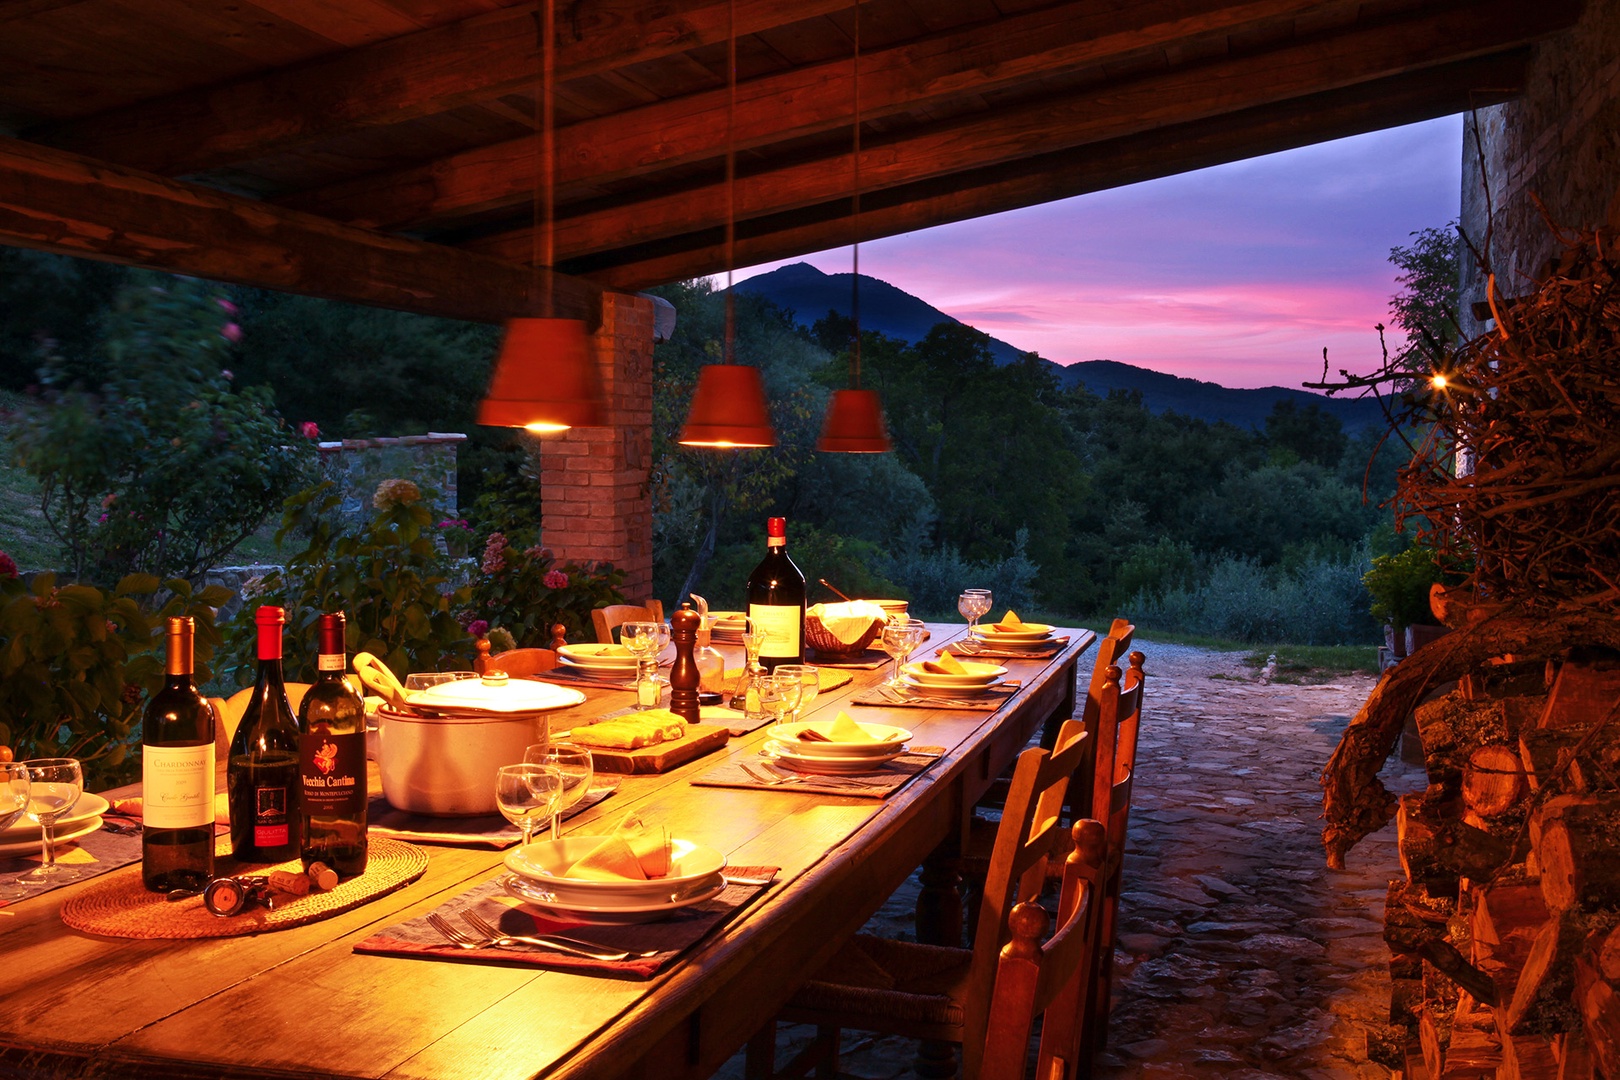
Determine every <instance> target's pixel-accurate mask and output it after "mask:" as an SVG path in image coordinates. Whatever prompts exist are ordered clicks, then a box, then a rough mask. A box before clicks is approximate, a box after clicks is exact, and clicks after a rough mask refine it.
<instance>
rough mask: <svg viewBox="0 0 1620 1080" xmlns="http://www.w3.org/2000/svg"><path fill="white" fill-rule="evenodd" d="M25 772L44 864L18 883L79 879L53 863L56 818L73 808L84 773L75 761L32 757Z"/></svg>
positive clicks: (74, 874)
mask: <svg viewBox="0 0 1620 1080" xmlns="http://www.w3.org/2000/svg"><path fill="white" fill-rule="evenodd" d="M23 765H24V766H25V767H26V768H27V769H28V816H29V817H31V818H33V819H34V820H35V821H37V822H39V831H40V840H41V843H42V844H43V845H44V848H45V861H44V862H42V863H41V864H40V865H38V866H36V867H35V868H34V869H32V870H30V871H28V873H26V874H24V875H23V876H22V877H21V878H19V879H18V880H19V881H21V882H22V883H23V884H24V885H29V886H40V885H59V884H61V883H62V882H64V881H73V880H76V879H77V878H78V877H79V871H77V870H75V869H73V868H71V867H65V866H58V865H57V864H56V838H55V836H54V835H52V831H53V830H54V828H55V826H56V819H57V818H59V817H61V816H62V815H63V814H65V813H67V812H68V811H69V810H72V809H73V804H74V803H76V802H78V801H79V793H80V792H81V791H83V790H84V772H83V770H82V769H80V768H79V762H78V760H77V759H75V758H70V757H62V758H35V759H34V760H33V761H25V762H23Z"/></svg>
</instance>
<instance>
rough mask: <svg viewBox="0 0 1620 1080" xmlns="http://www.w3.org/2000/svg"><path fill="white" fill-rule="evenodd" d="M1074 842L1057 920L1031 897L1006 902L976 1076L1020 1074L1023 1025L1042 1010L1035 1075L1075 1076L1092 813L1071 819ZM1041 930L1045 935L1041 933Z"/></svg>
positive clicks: (1091, 889)
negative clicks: (1003, 937) (1007, 936)
mask: <svg viewBox="0 0 1620 1080" xmlns="http://www.w3.org/2000/svg"><path fill="white" fill-rule="evenodd" d="M1072 837H1073V845H1072V848H1071V850H1070V852H1069V856H1068V858H1067V859H1066V860H1064V866H1063V891H1062V892H1061V893H1060V894H1059V896H1058V925H1057V929H1056V930H1055V931H1054V932H1053V933H1052V936H1051V937H1050V938H1046V931H1047V928H1048V927H1049V925H1050V923H1051V917H1050V916H1048V915H1047V913H1046V910H1045V909H1044V908H1042V907H1041V906H1040V905H1039V904H1038V903H1036V902H1035V901H1033V900H1025V901H1023V902H1022V903H1020V904H1018V905H1017V906H1016V907H1014V908H1013V910H1012V914H1011V916H1010V918H1009V919H1008V925H1009V928H1010V930H1011V940H1009V941H1008V942H1007V944H1006V945H1004V946H1003V947H1002V949H1001V954H1000V957H999V961H998V963H997V965H996V981H995V989H994V991H993V993H992V994H991V998H990V1014H989V1018H988V1021H987V1023H986V1026H985V1040H984V1054H983V1059H982V1060H981V1061H980V1062H979V1067H978V1069H977V1071H976V1072H974V1073H970V1074H969V1075H976V1076H979V1077H982V1078H983V1080H1023V1077H1024V1075H1025V1065H1026V1060H1027V1058H1028V1056H1029V1033H1030V1029H1031V1028H1032V1027H1033V1026H1034V1022H1035V1018H1036V1017H1037V1016H1040V1017H1042V1021H1041V1042H1040V1049H1039V1057H1038V1058H1037V1061H1036V1066H1035V1075H1036V1076H1037V1077H1074V1076H1077V1075H1082V1074H1084V1073H1085V1072H1086V1070H1085V1069H1083V1068H1082V1067H1081V1065H1082V1061H1083V1055H1084V1054H1085V1046H1084V1040H1083V1038H1082V1032H1083V1029H1084V1024H1085V1019H1086V1017H1087V1016H1088V1015H1090V1013H1091V1011H1092V1010H1091V1002H1090V995H1091V994H1092V992H1093V989H1094V986H1095V983H1094V981H1093V979H1092V973H1093V969H1094V966H1095V965H1094V957H1095V953H1096V949H1097V935H1096V919H1097V897H1098V895H1099V891H1100V888H1101V883H1102V872H1103V858H1104V853H1105V849H1106V846H1107V838H1106V835H1105V830H1104V829H1103V825H1102V823H1101V822H1099V821H1091V820H1089V819H1088V820H1083V821H1077V822H1075V823H1074V826H1073V829H1072ZM1043 938H1045V939H1046V940H1045V941H1044V943H1043V941H1042V939H1043Z"/></svg>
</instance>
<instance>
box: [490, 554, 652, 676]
mask: <svg viewBox="0 0 1620 1080" xmlns="http://www.w3.org/2000/svg"><path fill="white" fill-rule="evenodd" d="M479 571H480V572H479V573H478V574H477V575H476V576H475V577H474V578H473V580H472V586H471V593H472V595H471V602H470V604H469V605H468V607H467V608H466V611H465V612H464V617H465V619H466V620H467V626H468V630H469V632H470V633H471V634H472V636H473V637H482V636H483V634H484V633H486V632H488V631H490V630H492V629H501V630H505V631H506V632H507V633H508V634H510V635H511V636H512V641H513V643H514V644H515V645H516V646H521V647H524V648H541V649H544V648H548V647H549V646H550V645H551V627H552V625H553V624H555V623H562V624H563V626H564V627H566V628H567V629H566V633H567V636H568V637H570V638H572V639H573V640H575V641H591V640H594V639H595V633H596V632H595V630H594V629H592V627H591V609H593V608H599V607H604V606H606V605H608V604H622V603H624V594H623V593H621V592H620V591H619V586H620V585H622V584H624V571H622V570H615V569H614V568H613V567H612V566H611V565H608V564H605V563H600V564H599V563H587V564H580V563H566V564H564V565H562V566H558V565H557V561H556V559H555V557H553V555H552V553H551V550H550V549H549V548H543V547H539V546H538V545H536V546H531V547H527V548H520V547H517V546H515V545H513V544H509V543H508V542H507V538H506V536H505V535H504V534H502V533H498V532H497V533H491V534H490V536H489V539H488V541H486V542H485V544H484V554H483V560H482V562H481V563H480V565H479ZM480 624H482V625H480ZM497 651H499V650H497Z"/></svg>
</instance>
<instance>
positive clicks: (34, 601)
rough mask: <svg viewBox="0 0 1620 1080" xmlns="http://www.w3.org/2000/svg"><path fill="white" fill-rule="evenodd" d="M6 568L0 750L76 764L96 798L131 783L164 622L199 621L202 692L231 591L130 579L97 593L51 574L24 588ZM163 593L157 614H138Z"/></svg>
mask: <svg viewBox="0 0 1620 1080" xmlns="http://www.w3.org/2000/svg"><path fill="white" fill-rule="evenodd" d="M8 566H10V567H15V563H13V562H12V560H11V558H10V557H9V556H7V555H5V554H3V553H0V745H9V746H11V747H12V748H13V749H14V750H15V752H16V755H17V757H19V758H30V757H55V756H69V757H76V758H78V759H79V760H80V761H81V762H83V763H84V766H85V777H86V782H87V786H88V787H90V788H91V789H92V790H101V789H102V788H106V787H110V786H113V785H115V784H118V783H122V782H124V781H126V780H132V779H134V778H135V769H136V764H135V763H136V760H137V759H136V758H135V756H134V755H133V754H132V753H131V751H132V750H133V749H134V748H135V747H137V746H138V745H139V744H140V737H141V733H140V717H141V710H142V706H143V703H144V702H145V700H146V698H147V697H148V696H149V695H151V694H152V693H154V692H155V691H156V690H157V689H158V687H160V686H161V685H162V684H163V656H162V650H163V620H164V619H165V618H168V617H169V616H173V615H190V616H191V617H192V618H193V619H195V620H196V628H197V629H196V638H195V642H196V661H197V681H198V682H199V683H201V682H203V681H205V680H206V679H208V678H209V667H208V661H209V658H210V657H212V655H213V653H214V646H215V645H216V644H217V643H218V642H219V633H218V631H216V630H215V629H214V608H216V607H218V606H219V605H221V604H223V603H225V602H226V601H227V600H229V599H230V597H231V594H230V590H228V589H225V588H223V587H221V586H218V585H215V586H211V587H209V588H206V589H203V590H202V591H200V592H197V593H193V592H192V591H191V586H190V585H189V584H188V583H187V582H185V581H184V580H174V581H165V582H159V581H158V579H157V578H155V577H152V576H150V575H147V574H131V575H130V576H128V577H126V578H124V580H122V581H120V582H119V583H118V585H117V587H116V588H114V589H113V590H112V591H111V592H103V591H102V590H100V589H97V588H94V587H93V586H89V585H58V584H57V583H56V576H55V575H54V574H40V575H37V576H36V577H35V578H34V579H33V582H32V583H31V584H29V583H25V582H24V581H23V580H22V579H21V578H19V577H18V576H17V575H16V573H15V571H14V570H13V571H12V572H10V573H6V572H4V570H5V568H6V567H8ZM160 588H161V589H163V590H165V592H164V594H163V595H165V596H166V597H167V599H166V600H165V601H164V603H163V604H162V606H161V607H159V608H158V609H157V610H156V611H147V610H143V609H142V601H143V600H146V602H147V603H148V604H150V603H151V600H150V599H149V598H152V597H154V595H155V594H157V593H158V591H159V589H160Z"/></svg>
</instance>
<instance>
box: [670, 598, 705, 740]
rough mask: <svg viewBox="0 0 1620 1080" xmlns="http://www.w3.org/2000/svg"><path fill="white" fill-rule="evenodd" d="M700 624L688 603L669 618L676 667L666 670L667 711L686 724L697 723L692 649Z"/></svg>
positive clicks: (696, 689) (698, 617)
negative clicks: (667, 681) (667, 674)
mask: <svg viewBox="0 0 1620 1080" xmlns="http://www.w3.org/2000/svg"><path fill="white" fill-rule="evenodd" d="M702 622H703V619H702V617H701V616H700V615H698V613H697V612H695V611H693V610H692V605H691V604H682V605H681V610H679V611H677V612H675V614H673V615H671V616H670V617H669V639H670V640H671V641H673V642H674V643H675V665H674V666H673V667H671V668H670V669H669V711H670V712H672V713H674V714H675V715H676V716H679V717H680V718H681V719H682V720H685V721H686V722H687V723H688V724H695V723H697V722H698V678H699V675H698V666H697V659H696V657H695V656H694V650H695V649H696V648H697V632H698V626H699V625H700V624H701V623H702Z"/></svg>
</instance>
